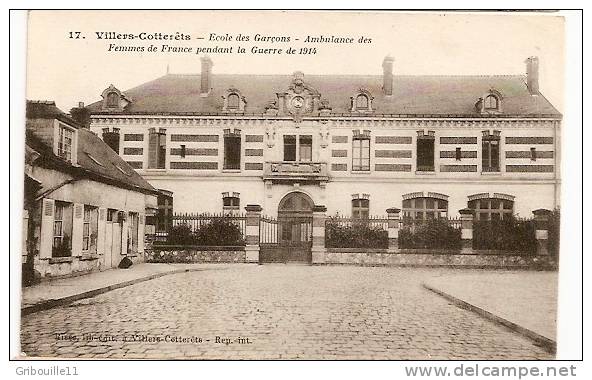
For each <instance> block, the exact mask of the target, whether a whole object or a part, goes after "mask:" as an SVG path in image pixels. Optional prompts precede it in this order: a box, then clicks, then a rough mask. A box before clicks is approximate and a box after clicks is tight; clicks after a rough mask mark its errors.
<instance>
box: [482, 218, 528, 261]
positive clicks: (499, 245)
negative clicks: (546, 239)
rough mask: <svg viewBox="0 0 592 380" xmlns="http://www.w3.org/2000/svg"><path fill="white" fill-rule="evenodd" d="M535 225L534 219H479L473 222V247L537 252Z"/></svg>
mask: <svg viewBox="0 0 592 380" xmlns="http://www.w3.org/2000/svg"><path fill="white" fill-rule="evenodd" d="M535 229H536V228H535V225H534V222H533V221H532V220H524V221H522V220H517V219H516V218H514V217H510V218H505V219H503V220H479V221H475V222H474V224H473V249H492V250H501V251H514V252H521V253H528V254H535V253H536V249H537V242H536V235H535Z"/></svg>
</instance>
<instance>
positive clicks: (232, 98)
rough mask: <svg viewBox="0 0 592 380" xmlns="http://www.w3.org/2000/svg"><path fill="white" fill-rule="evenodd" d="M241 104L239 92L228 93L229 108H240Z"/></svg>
mask: <svg viewBox="0 0 592 380" xmlns="http://www.w3.org/2000/svg"><path fill="white" fill-rule="evenodd" d="M239 106H240V98H239V97H238V95H237V94H235V93H232V94H230V95H228V109H229V110H238V109H239Z"/></svg>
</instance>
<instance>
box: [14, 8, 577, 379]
mask: <svg viewBox="0 0 592 380" xmlns="http://www.w3.org/2000/svg"><path fill="white" fill-rule="evenodd" d="M26 18H27V26H26V28H27V36H26V44H27V46H26V52H27V57H26V59H27V61H26V99H23V102H24V101H25V100H26V106H25V107H24V109H23V112H24V113H25V117H24V120H25V123H24V124H23V125H21V126H17V128H14V126H13V127H12V130H11V133H13V134H20V135H22V136H23V141H24V156H23V157H22V158H21V160H22V161H23V162H24V166H23V168H24V172H23V173H22V174H23V176H22V181H23V182H22V183H23V185H22V186H24V187H23V188H24V193H23V197H22V199H14V198H13V199H12V202H17V203H20V204H21V205H22V206H19V207H21V209H22V216H19V217H17V216H14V217H12V222H14V223H19V222H21V223H22V229H21V230H22V236H21V237H13V238H14V241H16V242H20V252H21V255H20V257H18V256H11V260H13V261H15V260H16V261H19V260H20V262H19V264H18V265H19V268H20V269H21V273H17V274H14V273H13V274H11V276H13V275H15V276H17V275H19V276H20V281H19V282H20V283H19V284H18V285H19V286H20V289H19V290H18V291H19V293H20V297H19V298H20V304H21V306H20V321H19V327H18V328H19V332H18V339H19V342H18V345H19V349H18V355H17V356H18V358H19V359H30V358H40V359H76V360H79V359H132V360H137V359H153V360H154V359H156V360H170V359H174V360H176V359H179V360H420V361H424V360H544V361H546V360H554V359H556V358H557V352H558V346H561V344H562V342H561V341H560V340H558V334H557V324H558V287H559V283H558V278H559V270H560V266H559V262H560V247H561V246H562V244H561V243H562V242H563V240H562V238H564V236H561V233H560V231H561V228H560V226H561V225H562V224H563V223H564V220H562V216H564V215H562V212H561V210H562V191H563V189H562V180H561V178H562V166H563V167H565V166H564V163H563V162H562V150H563V149H565V146H564V147H563V148H562V141H563V140H562V135H563V132H562V130H563V127H564V126H563V119H564V115H565V111H564V110H565V73H566V68H565V65H566V61H565V44H566V39H565V19H564V17H563V16H561V15H559V14H557V13H556V12H538V13H537V12H454V11H439V12H438V11H430V12H404V11H397V12H396V11H381V12H379V11H296V10H291V11H271V10H270V11H247V10H243V11H205V10H204V11H189V10H188V11H162V10H161V11H148V10H146V11H140V10H128V11H123V10H119V11H115V10H112V11H107V10H103V11H99V10H95V11H91V10H88V11H84V10H77V11H74V10H71V11H67V10H62V11H58V10H53V11H51V10H45V11H42V10H34V11H29V12H27V16H26ZM575 127H576V128H577V127H578V126H577V125H576V126H575ZM19 128H20V129H19ZM578 144H579V142H578ZM19 185H20V184H19ZM578 228H579V227H578ZM17 246H18V243H17ZM562 252H563V250H562ZM563 253H565V252H563ZM570 255H574V256H580V255H581V252H570ZM559 315H560V316H561V315H564V314H562V313H561V312H559ZM416 369H417V368H416ZM420 374H423V372H417V375H418V376H419V375H420ZM455 374H456V373H455ZM407 375H408V376H414V375H415V374H410V373H408V374H407ZM448 375H449V376H450V374H448ZM485 375H487V374H485ZM545 375H546V376H549V377H552V375H553V374H552V373H549V372H546V373H545Z"/></svg>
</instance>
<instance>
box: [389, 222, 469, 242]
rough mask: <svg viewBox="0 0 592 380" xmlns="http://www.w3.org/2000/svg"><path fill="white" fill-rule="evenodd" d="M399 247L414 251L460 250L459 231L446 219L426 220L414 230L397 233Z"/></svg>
mask: <svg viewBox="0 0 592 380" xmlns="http://www.w3.org/2000/svg"><path fill="white" fill-rule="evenodd" d="M399 247H400V248H415V249H422V248H424V249H460V248H461V234H460V229H458V228H454V227H452V226H450V225H449V224H448V221H447V220H446V219H428V220H426V221H425V223H422V224H420V225H417V226H416V227H415V229H410V228H403V229H401V230H400V231H399Z"/></svg>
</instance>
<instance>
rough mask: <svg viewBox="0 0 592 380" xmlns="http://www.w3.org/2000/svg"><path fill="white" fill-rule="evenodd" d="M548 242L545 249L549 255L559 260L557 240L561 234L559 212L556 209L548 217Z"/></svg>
mask: <svg viewBox="0 0 592 380" xmlns="http://www.w3.org/2000/svg"><path fill="white" fill-rule="evenodd" d="M548 226H549V240H547V244H548V245H547V249H548V250H549V254H550V255H552V256H553V257H555V258H557V259H559V240H560V239H559V238H560V233H561V228H560V227H561V211H560V210H559V209H558V208H557V209H555V210H553V212H552V213H551V215H549V225H548Z"/></svg>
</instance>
